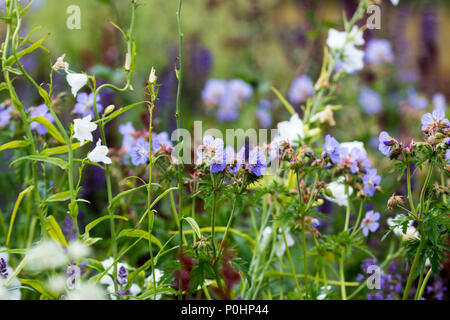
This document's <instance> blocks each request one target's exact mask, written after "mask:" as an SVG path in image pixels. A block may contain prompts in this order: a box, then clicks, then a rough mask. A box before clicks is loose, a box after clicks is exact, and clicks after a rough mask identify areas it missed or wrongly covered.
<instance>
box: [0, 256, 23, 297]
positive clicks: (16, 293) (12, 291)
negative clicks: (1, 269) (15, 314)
mask: <svg viewBox="0 0 450 320" xmlns="http://www.w3.org/2000/svg"><path fill="white" fill-rule="evenodd" d="M7 249H8V248H6V247H1V248H0V258H3V259H4V260H5V262H6V272H7V273H8V276H7V277H6V278H5V279H3V278H2V277H0V300H20V298H21V297H22V294H21V292H20V281H19V280H18V279H17V278H14V279H13V280H11V283H10V285H9V286H8V287H7V286H6V282H7V281H8V280H9V279H10V278H11V276H12V274H13V273H14V270H13V269H12V268H11V267H8V262H9V255H8V253H6V252H1V251H2V250H7Z"/></svg>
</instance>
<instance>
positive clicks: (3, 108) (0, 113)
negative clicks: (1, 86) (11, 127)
mask: <svg viewBox="0 0 450 320" xmlns="http://www.w3.org/2000/svg"><path fill="white" fill-rule="evenodd" d="M13 110H14V107H13V106H11V105H10V106H7V105H3V104H1V105H0V127H4V126H6V125H7V124H9V120H10V119H11V112H12V111H13Z"/></svg>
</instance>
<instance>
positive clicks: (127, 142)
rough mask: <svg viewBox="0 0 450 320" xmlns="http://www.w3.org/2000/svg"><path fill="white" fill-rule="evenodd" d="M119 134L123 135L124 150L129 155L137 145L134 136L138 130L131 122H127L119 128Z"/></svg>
mask: <svg viewBox="0 0 450 320" xmlns="http://www.w3.org/2000/svg"><path fill="white" fill-rule="evenodd" d="M119 132H120V134H121V135H123V139H122V149H123V150H124V151H125V152H126V153H129V152H130V151H131V148H133V146H134V144H135V143H136V139H135V137H134V136H133V135H134V133H135V132H136V130H135V129H134V127H133V124H132V123H131V122H127V123H125V124H121V125H120V126H119Z"/></svg>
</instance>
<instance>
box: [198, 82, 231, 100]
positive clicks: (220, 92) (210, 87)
mask: <svg viewBox="0 0 450 320" xmlns="http://www.w3.org/2000/svg"><path fill="white" fill-rule="evenodd" d="M226 92H227V81H225V80H220V79H209V80H208V81H206V84H205V88H204V89H203V91H202V100H203V102H204V103H205V104H206V105H207V106H217V105H219V104H220V102H221V101H222V99H223V97H224V96H225V94H226Z"/></svg>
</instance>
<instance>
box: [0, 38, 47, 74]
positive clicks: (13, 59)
mask: <svg viewBox="0 0 450 320" xmlns="http://www.w3.org/2000/svg"><path fill="white" fill-rule="evenodd" d="M49 36H50V33H47V34H46V35H45V36H43V37H42V38H41V39H39V40H38V41H36V42H35V43H33V44H32V45H31V46H29V47H27V48H25V49H23V50H22V51H20V52H18V53H17V54H16V55H15V56H10V57H9V58H8V59H7V60H6V61H5V65H6V66H12V65H13V64H14V62H16V61H17V60H19V59H20V58H22V57H23V56H24V55H26V54H29V53H32V52H33V51H34V50H36V49H38V48H39V47H41V46H42V43H43V42H44V41H45V40H47V38H48V37H49ZM16 59H17V60H16Z"/></svg>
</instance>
